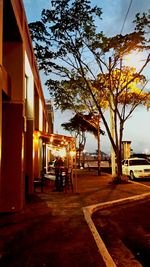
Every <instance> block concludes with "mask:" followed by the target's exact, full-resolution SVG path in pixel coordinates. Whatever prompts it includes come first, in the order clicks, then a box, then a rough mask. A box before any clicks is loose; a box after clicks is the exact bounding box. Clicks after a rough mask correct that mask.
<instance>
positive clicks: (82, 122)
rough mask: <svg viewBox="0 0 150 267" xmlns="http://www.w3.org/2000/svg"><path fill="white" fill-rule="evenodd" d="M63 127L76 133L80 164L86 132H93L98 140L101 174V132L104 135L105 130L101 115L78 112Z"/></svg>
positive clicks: (99, 171)
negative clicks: (101, 122)
mask: <svg viewBox="0 0 150 267" xmlns="http://www.w3.org/2000/svg"><path fill="white" fill-rule="evenodd" d="M62 127H63V128H64V129H65V130H67V131H70V132H71V133H72V132H74V133H75V137H76V139H78V141H79V145H78V149H77V150H78V152H79V166H80V158H81V152H82V153H83V150H84V147H85V143H86V136H85V133H86V132H90V133H92V134H93V135H94V136H95V137H96V138H97V140H98V150H97V151H98V175H100V173H101V170H100V134H103V135H104V131H102V130H101V129H100V122H99V117H98V116H97V115H95V114H92V113H89V114H81V113H77V114H75V116H74V117H73V118H71V119H70V121H69V122H68V123H63V124H62Z"/></svg>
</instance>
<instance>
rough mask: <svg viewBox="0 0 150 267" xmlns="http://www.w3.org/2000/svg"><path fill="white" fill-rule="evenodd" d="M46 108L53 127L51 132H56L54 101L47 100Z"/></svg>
mask: <svg viewBox="0 0 150 267" xmlns="http://www.w3.org/2000/svg"><path fill="white" fill-rule="evenodd" d="M46 108H47V114H48V121H49V125H50V126H51V132H53V131H54V109H53V103H52V100H46Z"/></svg>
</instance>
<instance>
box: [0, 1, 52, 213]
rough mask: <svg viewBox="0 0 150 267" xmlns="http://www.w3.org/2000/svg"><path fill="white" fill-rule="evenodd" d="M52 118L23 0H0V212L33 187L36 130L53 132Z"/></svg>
mask: <svg viewBox="0 0 150 267" xmlns="http://www.w3.org/2000/svg"><path fill="white" fill-rule="evenodd" d="M51 115H52V113H51ZM52 124H53V119H52V118H50V114H48V112H47V109H46V103H45V99H44V96H43V91H42V86H41V82H40V77H39V73H38V69H37V65H36V59H35V57H34V52H33V48H32V42H31V39H30V34H29V29H28V24H27V20H26V15H25V11H24V6H23V3H22V0H0V212H16V211H20V210H21V209H22V208H23V206H24V204H25V200H26V196H27V195H28V194H31V193H33V190H34V188H33V186H34V185H33V184H34V183H33V180H34V177H35V176H40V172H41V170H42V168H43V166H42V164H43V162H42V158H43V155H44V149H43V148H44V139H43V138H40V137H39V136H38V132H42V133H44V134H52V131H53V125H52ZM36 133H37V134H36Z"/></svg>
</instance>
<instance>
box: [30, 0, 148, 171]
mask: <svg viewBox="0 0 150 267" xmlns="http://www.w3.org/2000/svg"><path fill="white" fill-rule="evenodd" d="M101 17H102V10H101V8H99V7H97V6H92V3H91V1H88V0H74V1H71V0H53V1H51V9H50V10H45V9H44V10H43V11H42V14H41V20H40V21H38V22H34V23H31V24H30V25H29V26H30V31H31V37H32V39H33V44H34V49H35V54H36V57H37V60H38V64H39V69H40V70H43V71H44V73H45V74H46V75H47V81H46V85H47V87H48V89H49V91H50V94H51V96H52V97H54V101H55V104H56V107H60V108H61V109H62V110H65V109H73V110H74V111H75V112H77V111H82V112H83V111H84V112H85V111H87V112H88V113H89V112H94V111H96V112H98V114H99V115H100V117H101V119H102V121H103V123H104V126H105V128H106V131H107V134H108V137H109V139H110V142H111V144H112V147H113V149H114V151H115V154H116V158H117V166H118V175H119V176H120V175H121V141H122V138H123V129H124V123H125V121H126V120H127V119H128V118H129V117H130V115H131V114H132V112H133V111H134V110H135V108H136V107H137V106H138V105H139V104H141V103H143V104H145V103H146V102H147V101H149V93H148V92H146V91H145V88H146V86H145V85H146V80H145V77H144V76H143V70H144V68H145V67H146V66H147V64H148V63H149V61H150V55H148V57H147V59H146V60H145V61H144V62H143V66H142V67H141V68H140V69H139V70H138V72H137V71H136V70H135V69H132V68H128V67H126V66H125V65H124V64H123V60H122V59H123V56H124V55H126V54H128V53H130V52H132V51H134V50H137V49H138V50H141V49H145V48H146V39H145V32H144V31H142V30H141V29H140V30H137V31H135V32H132V33H129V34H126V35H121V34H120V35H117V36H113V37H106V36H105V35H104V33H103V32H102V31H100V20H101ZM137 18H138V17H137ZM97 25H98V26H97ZM110 59H111V60H110ZM129 104H130V110H129ZM108 107H109V108H110V109H111V110H112V112H113V117H114V125H115V127H114V128H115V139H114V138H113V137H112V132H111V128H110V125H109V122H108V121H107V118H106V116H105V112H104V111H105V110H106V109H107V108H108Z"/></svg>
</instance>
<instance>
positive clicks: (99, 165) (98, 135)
mask: <svg viewBox="0 0 150 267" xmlns="http://www.w3.org/2000/svg"><path fill="white" fill-rule="evenodd" d="M97 146H98V149H97V151H98V155H97V163H98V176H100V175H101V150H100V118H98V128H97Z"/></svg>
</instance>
